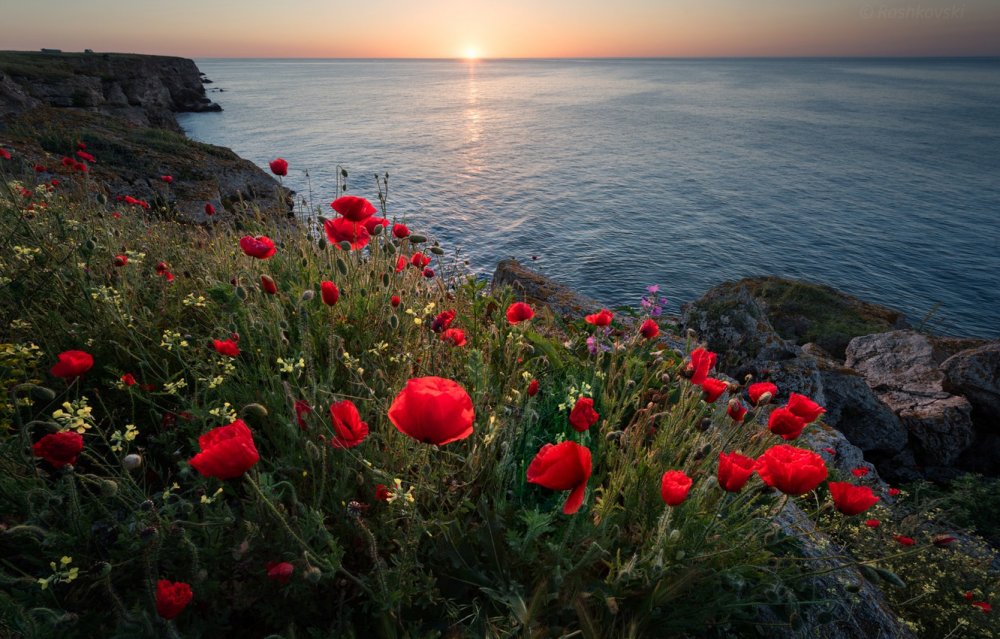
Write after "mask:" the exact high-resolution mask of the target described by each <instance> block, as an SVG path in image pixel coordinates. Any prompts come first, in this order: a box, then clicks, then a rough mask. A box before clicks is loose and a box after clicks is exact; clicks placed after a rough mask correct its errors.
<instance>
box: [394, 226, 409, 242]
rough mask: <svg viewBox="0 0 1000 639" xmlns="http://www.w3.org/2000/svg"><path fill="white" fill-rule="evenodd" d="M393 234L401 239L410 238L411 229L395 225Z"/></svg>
mask: <svg viewBox="0 0 1000 639" xmlns="http://www.w3.org/2000/svg"><path fill="white" fill-rule="evenodd" d="M392 234H393V235H394V236H396V237H397V238H399V239H403V238H405V237H409V236H410V229H409V228H408V227H407V226H406V225H405V224H393V225H392Z"/></svg>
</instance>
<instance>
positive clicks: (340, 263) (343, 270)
mask: <svg viewBox="0 0 1000 639" xmlns="http://www.w3.org/2000/svg"><path fill="white" fill-rule="evenodd" d="M337 270H338V271H340V274H341V275H347V262H345V261H344V260H342V259H340V258H339V257H338V258H337Z"/></svg>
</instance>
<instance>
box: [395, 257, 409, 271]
mask: <svg viewBox="0 0 1000 639" xmlns="http://www.w3.org/2000/svg"><path fill="white" fill-rule="evenodd" d="M407 264H409V262H408V261H407V260H406V257H405V256H403V255H400V256H399V257H397V258H396V272H397V273H401V272H402V271H403V269H404V268H406V265H407Z"/></svg>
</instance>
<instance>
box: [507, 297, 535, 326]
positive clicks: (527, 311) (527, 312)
mask: <svg viewBox="0 0 1000 639" xmlns="http://www.w3.org/2000/svg"><path fill="white" fill-rule="evenodd" d="M534 316H535V311H533V310H532V309H531V307H530V306H529V305H527V304H525V303H524V302H514V303H513V304H511V305H510V306H508V307H507V323H509V324H511V325H514V324H520V323H521V322H524V321H526V320H530V319H531V318H532V317H534Z"/></svg>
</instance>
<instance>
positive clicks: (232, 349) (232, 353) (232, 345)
mask: <svg viewBox="0 0 1000 639" xmlns="http://www.w3.org/2000/svg"><path fill="white" fill-rule="evenodd" d="M212 346H214V347H215V352H216V353H218V354H219V355H225V356H226V357H236V356H237V355H239V354H240V347H239V346H237V345H236V342H235V341H233V340H231V339H226V340H221V339H213V340H212Z"/></svg>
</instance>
